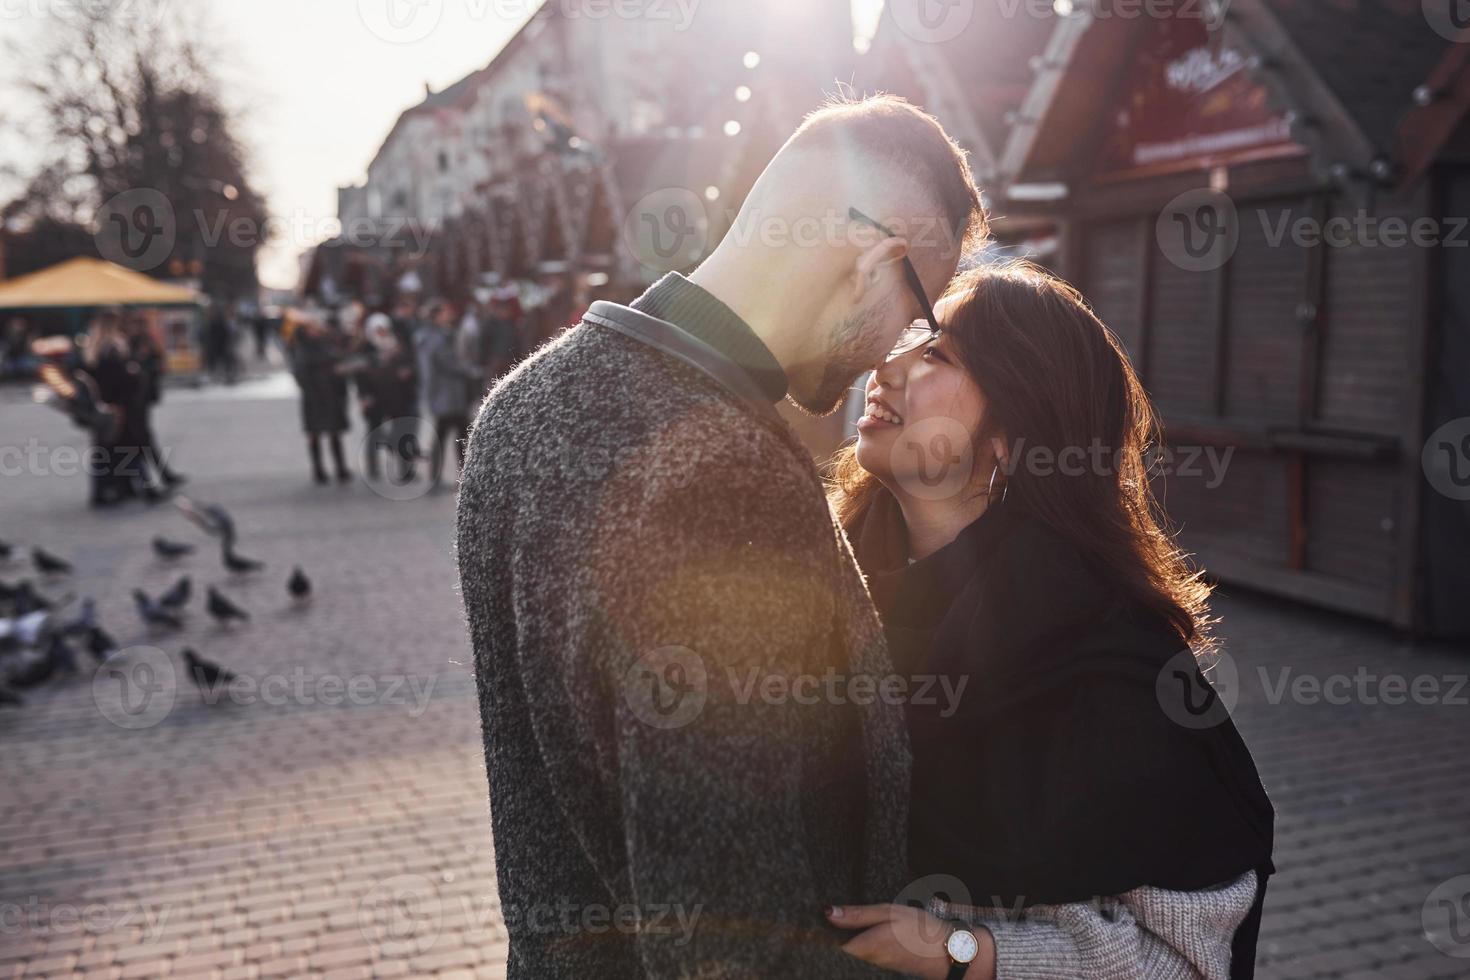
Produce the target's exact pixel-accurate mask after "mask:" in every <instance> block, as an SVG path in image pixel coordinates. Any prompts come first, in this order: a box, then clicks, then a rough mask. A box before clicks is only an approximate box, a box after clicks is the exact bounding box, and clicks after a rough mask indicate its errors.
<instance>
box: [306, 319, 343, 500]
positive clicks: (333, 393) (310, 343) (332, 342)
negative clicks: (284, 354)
mask: <svg viewBox="0 0 1470 980" xmlns="http://www.w3.org/2000/svg"><path fill="white" fill-rule="evenodd" d="M345 353H346V350H345V342H344V338H343V337H342V334H341V332H340V331H339V330H338V329H336V327H335V326H334V325H328V324H327V323H325V322H323V321H322V320H320V319H318V318H316V317H314V316H308V317H306V318H305V319H304V320H303V321H302V322H301V324H300V325H299V326H298V327H297V328H296V329H295V330H294V331H293V332H292V335H291V366H292V372H293V373H294V374H295V376H296V383H297V384H298V385H300V386H301V427H302V429H303V430H304V431H305V432H306V446H307V450H308V451H309V452H310V454H311V469H312V475H313V477H314V478H315V479H316V482H317V483H318V484H326V483H330V482H331V480H330V478H329V477H328V476H327V471H326V468H325V467H324V466H323V465H322V445H321V443H322V437H323V436H325V437H326V439H327V441H328V443H329V444H330V446H331V450H332V463H333V465H334V466H335V467H336V472H337V482H339V483H346V482H347V481H348V480H350V479H351V478H352V474H351V473H349V472H348V470H347V461H346V459H345V458H344V457H343V455H342V433H343V432H345V431H347V375H346V373H345V370H339V368H341V367H342V360H343V357H344V355H345Z"/></svg>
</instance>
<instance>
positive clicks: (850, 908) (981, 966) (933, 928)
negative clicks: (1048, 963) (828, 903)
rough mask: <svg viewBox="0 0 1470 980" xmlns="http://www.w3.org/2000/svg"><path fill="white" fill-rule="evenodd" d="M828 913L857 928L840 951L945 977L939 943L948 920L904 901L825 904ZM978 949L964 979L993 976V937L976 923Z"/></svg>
mask: <svg viewBox="0 0 1470 980" xmlns="http://www.w3.org/2000/svg"><path fill="white" fill-rule="evenodd" d="M827 919H828V921H829V922H831V923H832V924H833V925H835V926H837V927H838V928H839V929H861V930H863V931H862V932H859V933H858V934H857V935H855V936H853V937H852V938H851V939H849V940H848V941H847V942H846V943H844V944H843V945H842V949H843V951H844V952H846V953H849V954H851V955H853V956H856V957H857V958H858V959H860V960H862V961H864V962H865V963H871V964H873V965H874V966H878V967H882V968H883V969H885V970H894V971H896V972H898V973H907V974H909V975H911V976H915V977H924V978H926V980H946V978H947V977H948V976H949V968H950V961H949V953H947V952H946V951H945V948H944V943H945V940H946V939H948V938H949V934H950V932H951V930H952V928H953V927H952V926H951V925H950V924H949V923H947V922H943V921H941V920H939V919H937V918H935V917H934V916H933V915H931V914H930V913H929V912H927V911H925V910H924V909H916V908H913V907H912V906H908V905H838V906H834V907H832V908H829V909H827ZM975 938H976V939H978V940H979V941H980V952H979V953H977V954H976V955H975V959H974V960H973V961H972V962H971V963H970V968H969V970H968V971H967V972H966V973H965V980H994V977H995V942H994V940H993V939H992V938H991V936H990V933H989V932H988V931H987V930H985V929H984V928H982V927H980V926H976V927H975Z"/></svg>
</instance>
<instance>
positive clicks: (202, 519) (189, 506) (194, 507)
mask: <svg viewBox="0 0 1470 980" xmlns="http://www.w3.org/2000/svg"><path fill="white" fill-rule="evenodd" d="M174 502H175V503H176V504H177V505H178V508H179V510H181V511H183V512H184V516H185V517H187V518H188V519H189V520H191V521H193V522H194V523H195V524H197V525H199V527H200V528H201V529H202V530H203V531H204V533H206V534H208V535H210V536H211V537H215V538H221V539H222V540H224V542H225V544H226V545H229V544H233V543H234V541H235V519H234V518H232V517H231V516H230V514H229V511H227V510H225V509H224V508H223V507H221V506H220V505H219V504H196V503H194V501H192V500H190V499H189V498H188V497H182V496H181V497H179V498H178V499H177V500H176V501H174Z"/></svg>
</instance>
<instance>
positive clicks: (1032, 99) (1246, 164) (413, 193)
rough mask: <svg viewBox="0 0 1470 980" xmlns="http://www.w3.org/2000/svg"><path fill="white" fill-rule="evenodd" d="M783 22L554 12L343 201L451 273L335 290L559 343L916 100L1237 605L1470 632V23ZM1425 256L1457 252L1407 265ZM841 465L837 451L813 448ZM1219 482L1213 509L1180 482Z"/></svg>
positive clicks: (776, 12) (786, 15)
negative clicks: (671, 216)
mask: <svg viewBox="0 0 1470 980" xmlns="http://www.w3.org/2000/svg"><path fill="white" fill-rule="evenodd" d="M758 6H760V7H761V9H760V10H752V9H751V6H750V5H749V4H734V3H721V4H714V3H709V4H705V5H702V6H701V7H700V8H699V14H698V16H697V17H696V18H695V19H694V21H693V23H692V24H690V25H688V26H687V29H684V30H676V29H675V25H673V24H670V23H668V22H659V21H650V20H644V19H636V18H635V19H615V18H603V19H597V18H591V17H578V16H567V13H568V11H569V10H572V11H575V9H576V8H575V6H573V7H568V6H567V5H565V4H552V5H547V6H546V7H544V8H543V9H542V10H541V12H540V13H538V14H537V15H535V16H534V17H532V19H531V20H530V21H529V22H528V23H527V24H526V26H525V27H524V28H523V29H522V30H521V31H520V32H519V33H518V34H517V35H516V36H515V38H513V39H512V40H511V42H510V43H508V44H507V45H506V47H505V48H504V49H503V50H502V51H501V53H500V54H499V55H498V56H497V57H496V58H495V59H494V60H493V61H492V62H491V63H490V64H489V65H488V66H487V67H486V68H484V69H482V70H481V71H479V72H477V73H475V74H474V75H472V76H470V77H469V78H467V79H465V80H464V81H462V82H461V83H459V84H457V85H456V86H453V87H451V89H448V90H446V91H445V92H442V93H436V94H434V95H430V96H429V97H427V98H426V99H425V100H424V103H422V104H421V105H420V106H416V107H414V108H413V109H410V110H408V111H407V112H405V113H404V115H403V118H400V120H399V122H398V124H397V125H395V127H394V129H393V132H392V133H391V134H390V136H389V138H388V140H386V141H385V143H384V147H383V149H382V150H381V151H380V152H379V154H378V157H377V159H375V160H374V161H373V163H372V165H371V166H370V167H369V170H368V181H367V183H366V185H364V186H363V187H360V188H344V189H343V191H342V197H341V199H342V214H343V217H344V220H345V219H347V218H349V217H351V216H355V215H366V216H368V217H370V218H372V219H374V220H378V219H386V218H389V217H398V218H401V219H405V220H413V221H417V222H421V223H423V224H424V225H425V226H427V227H428V228H429V229H430V231H431V235H430V237H429V239H428V240H429V242H430V245H429V247H428V249H427V250H426V251H424V252H423V254H422V255H414V254H410V253H409V252H408V251H406V250H404V249H402V248H398V249H392V248H388V249H378V250H376V251H375V250H374V249H373V248H371V247H369V248H358V247H354V248H341V249H339V248H337V247H336V246H337V245H339V244H340V243H330V244H329V246H328V247H326V248H324V249H321V250H319V251H318V253H317V256H316V259H315V260H314V261H313V262H312V263H311V266H310V272H311V273H312V274H315V275H318V276H319V275H321V274H322V273H323V272H329V273H330V274H331V275H333V276H334V277H335V278H336V281H337V282H346V281H349V280H350V279H351V278H352V276H351V275H350V273H351V267H352V266H353V264H354V263H355V264H357V266H358V267H359V270H360V271H361V270H367V271H366V273H364V275H359V276H358V279H359V280H360V281H359V282H357V283H356V284H355V286H354V291H355V292H357V293H358V294H364V293H366V294H369V295H370V294H372V293H373V292H375V291H376V292H378V293H380V294H383V293H387V292H391V291H392V287H393V282H394V281H395V280H394V277H395V276H397V275H399V274H400V273H401V271H402V270H403V269H404V268H405V267H412V268H413V269H414V270H415V274H416V275H417V276H418V277H419V280H420V281H421V282H422V283H423V284H424V286H425V288H427V289H430V290H433V291H437V292H443V293H447V294H449V295H457V296H463V295H465V294H466V293H467V291H468V290H470V289H471V288H472V287H473V286H474V285H475V284H476V283H479V282H483V281H485V280H486V279H487V278H488V279H493V280H497V281H517V282H532V283H535V284H537V285H538V286H540V287H541V288H542V289H543V290H544V292H545V294H546V295H548V296H550V297H552V299H551V300H550V301H549V302H548V303H547V304H546V306H545V307H544V309H543V311H542V315H541V316H542V322H541V325H540V327H539V328H538V330H539V331H540V333H541V335H543V336H549V335H550V334H551V333H554V332H555V331H556V330H558V329H561V328H562V327H565V326H566V325H568V324H569V323H571V322H574V320H575V318H576V316H577V315H578V314H579V313H580V310H581V309H582V308H584V307H585V305H586V303H587V302H589V301H590V300H591V299H594V298H599V297H601V296H608V297H611V298H620V299H621V298H627V297H628V296H631V295H633V294H635V293H636V292H637V291H638V290H639V289H641V288H642V286H643V285H644V284H646V283H647V282H648V281H650V280H651V279H652V278H654V277H655V276H656V275H657V270H650V269H648V268H646V267H644V266H643V265H641V264H640V263H639V262H638V260H637V258H636V257H635V256H634V255H633V254H632V251H631V250H630V249H629V248H628V247H626V244H625V243H624V242H623V241H622V240H621V238H622V229H621V224H622V222H623V220H624V218H625V216H626V215H627V214H629V213H630V211H631V210H632V209H633V208H634V205H635V203H636V202H637V201H638V200H639V199H640V198H641V197H643V195H645V194H648V193H649V192H651V191H655V190H658V189H660V188H683V189H687V190H691V191H694V192H696V193H699V194H701V195H702V196H703V197H704V198H705V200H706V202H707V205H708V206H707V208H706V211H707V216H708V221H709V227H708V234H707V235H706V236H704V238H703V240H702V241H703V244H704V248H703V250H701V249H695V250H694V251H692V252H691V253H690V254H689V255H688V256H686V257H685V258H686V259H687V261H686V262H685V263H684V265H685V266H686V267H692V266H694V265H696V264H697V263H698V261H699V259H700V258H702V256H703V254H704V252H705V251H707V249H708V247H712V246H713V244H714V243H716V242H717V241H718V240H719V237H720V235H721V234H722V233H723V231H724V230H725V227H727V225H728V220H729V218H730V217H732V216H733V214H734V212H735V210H736V209H737V208H738V206H739V203H740V201H741V200H742V199H743V196H744V194H745V192H746V191H747V190H748V189H749V186H750V184H751V183H752V182H753V181H754V179H755V177H756V176H757V175H758V174H759V172H760V169H761V168H762V167H763V166H764V164H765V162H766V161H767V160H768V159H769V157H770V155H771V153H772V152H773V151H774V150H775V149H776V147H777V146H779V144H780V142H781V141H782V140H783V139H784V138H785V137H786V135H787V134H789V132H790V131H791V129H792V128H793V127H794V126H795V125H796V124H797V123H798V122H799V120H800V118H801V115H802V114H803V113H804V112H806V111H808V110H809V109H811V108H812V107H813V106H815V105H816V104H817V103H818V102H819V101H820V99H821V96H822V93H823V92H824V91H831V90H832V89H833V88H834V83H835V81H836V80H837V79H843V80H847V79H852V80H853V82H854V83H855V87H856V88H857V89H858V90H860V91H873V90H878V89H882V90H886V91H891V92H896V93H898V94H900V95H904V96H907V97H908V98H910V99H911V100H912V101H914V102H916V103H918V104H921V105H923V106H924V107H926V108H928V109H929V110H930V111H932V112H934V113H935V114H936V115H937V116H938V117H939V118H940V120H941V121H942V122H943V123H944V125H945V126H946V128H947V129H949V131H950V132H951V133H952V134H953V135H954V136H955V137H956V138H957V139H958V140H959V141H960V142H961V143H962V144H963V145H964V146H965V147H966V148H967V149H968V150H969V151H970V153H971V157H972V163H973V165H974V169H975V173H976V176H977V180H978V181H979V182H980V184H981V189H982V191H983V193H984V194H985V197H986V200H987V203H988V204H989V205H990V207H991V210H992V214H993V219H994V222H993V223H994V228H995V234H996V242H995V244H994V246H993V247H992V248H991V250H990V256H989V257H999V256H1005V255H1026V256H1029V257H1032V258H1034V259H1036V260H1038V261H1041V262H1043V263H1044V264H1046V265H1048V266H1050V267H1052V268H1053V269H1055V270H1056V271H1058V272H1059V273H1060V274H1062V275H1063V276H1065V277H1066V278H1068V279H1070V280H1072V281H1074V282H1076V283H1077V284H1078V285H1079V286H1080V287H1081V288H1082V289H1083V291H1084V292H1085V293H1086V295H1087V296H1088V298H1089V300H1090V301H1091V302H1092V303H1093V304H1094V306H1095V308H1096V309H1097V310H1098V312H1099V314H1100V315H1101V316H1102V317H1103V319H1104V321H1105V322H1106V323H1108V325H1109V326H1110V327H1111V328H1112V329H1113V330H1114V332H1115V333H1116V334H1117V335H1118V337H1119V338H1120V340H1121V341H1122V343H1123V344H1124V345H1125V347H1126V348H1127V349H1128V351H1129V353H1130V355H1131V357H1132V359H1133V361H1134V363H1135V365H1136V366H1137V368H1138V370H1139V372H1140V374H1141V376H1142V378H1143V381H1144V383H1145V385H1146V387H1147V388H1148V390H1149V392H1150V394H1151V396H1152V397H1153V399H1154V401H1155V403H1156V405H1157V407H1158V409H1159V410H1160V412H1161V414H1162V416H1163V421H1164V424H1165V429H1166V439H1167V442H1168V443H1169V446H1170V447H1172V449H1173V450H1174V454H1173V457H1172V462H1173V469H1172V470H1169V471H1167V472H1166V474H1165V475H1163V476H1161V482H1160V485H1159V491H1160V496H1161V498H1162V499H1164V500H1165V502H1166V506H1167V509H1168V513H1169V516H1170V518H1171V519H1172V520H1173V522H1174V523H1175V524H1177V525H1179V526H1180V527H1181V528H1182V540H1183V543H1184V545H1185V546H1186V548H1188V549H1189V550H1191V551H1193V552H1195V553H1196V554H1197V555H1198V556H1199V557H1200V559H1201V561H1202V562H1203V564H1205V565H1206V566H1207V567H1208V568H1209V570H1210V571H1211V572H1212V574H1214V575H1215V576H1217V577H1219V578H1221V579H1223V580H1226V581H1231V582H1240V583H1245V584H1248V585H1250V586H1252V587H1256V588H1261V589H1265V590H1268V591H1271V592H1275V593H1279V594H1282V595H1286V596H1291V597H1294V598H1298V599H1303V600H1306V601H1310V602H1314V603H1318V604H1321V605H1325V606H1328V607H1331V608H1335V609H1341V610H1346V611H1350V612H1354V613H1358V614H1361V615H1366V616H1369V617H1371V618H1374V619H1378V620H1382V621H1385V622H1390V623H1393V624H1395V625H1397V626H1400V627H1404V628H1408V629H1413V630H1424V631H1427V632H1435V633H1456V634H1470V608H1467V607H1466V606H1465V604H1464V603H1463V601H1462V597H1463V596H1464V595H1465V594H1467V592H1470V559H1467V557H1466V556H1467V555H1470V512H1467V505H1466V503H1465V502H1464V501H1463V500H1460V499H1456V497H1455V493H1456V491H1457V489H1458V488H1459V487H1460V486H1461V482H1460V481H1462V480H1463V481H1464V482H1465V483H1470V477H1465V476H1462V475H1461V474H1460V473H1458V471H1456V470H1454V464H1455V463H1456V461H1457V460H1456V458H1455V457H1454V455H1453V452H1450V453H1449V454H1448V455H1447V456H1446V460H1445V462H1444V463H1443V464H1442V465H1441V468H1440V470H1438V471H1435V475H1433V476H1430V477H1429V478H1428V479H1426V474H1427V473H1429V472H1430V471H1429V469H1428V468H1429V467H1430V465H1431V460H1430V457H1432V456H1433V455H1434V454H1435V448H1434V445H1433V443H1434V438H1432V435H1433V434H1435V433H1437V432H1438V431H1439V427H1440V426H1442V425H1443V424H1445V423H1447V422H1450V421H1452V420H1454V419H1457V418H1464V417H1467V416H1470V381H1467V379H1470V327H1467V322H1466V321H1467V317H1470V296H1467V295H1464V293H1465V289H1466V287H1465V286H1464V285H1463V283H1465V282H1470V277H1467V276H1465V275H1462V274H1461V273H1470V259H1466V258H1465V257H1464V256H1465V255H1466V251H1465V250H1464V249H1456V248H1454V247H1453V246H1454V245H1455V244H1456V243H1455V241H1454V231H1455V228H1456V227H1458V226H1457V224H1456V221H1457V219H1456V215H1457V214H1460V215H1465V214H1470V211H1467V210H1466V209H1467V208H1470V167H1467V166H1466V164H1467V163H1470V129H1467V127H1466V124H1465V120H1466V114H1467V109H1470V67H1467V58H1470V55H1467V52H1470V44H1467V43H1463V42H1465V41H1467V40H1470V35H1467V33H1466V31H1465V30H1464V29H1463V28H1460V27H1457V26H1456V25H1455V24H1454V22H1453V21H1452V20H1450V19H1449V16H1448V14H1446V16H1445V19H1444V23H1439V22H1438V21H1436V20H1435V19H1434V17H1433V15H1432V12H1431V11H1430V6H1432V5H1420V4H1416V3H1409V4H1398V3H1391V2H1388V0H1353V2H1352V3H1350V4H1348V5H1347V6H1348V7H1350V8H1351V9H1340V8H1341V5H1323V4H1321V3H1314V2H1311V0H1234V2H1232V3H1229V4H1224V3H1214V2H1204V3H1200V2H1185V0H1181V2H1180V3H1178V4H1174V5H1170V4H1166V3H1159V4H1153V5H1151V6H1150V7H1149V8H1148V9H1149V10H1150V11H1153V15H1151V16H1143V15H1135V16H1122V15H1120V14H1119V13H1118V12H1117V11H1116V10H1112V8H1111V7H1108V8H1107V10H1104V9H1103V8H1101V7H1100V8H1099V9H1098V10H1097V11H1094V10H1093V7H1094V5H1093V4H1089V3H1082V2H1077V3H1073V4H1045V3H1042V4H1028V3H1024V2H1023V3H1009V4H1008V3H1000V2H979V3H976V4H974V5H973V10H972V12H971V13H970V14H969V15H968V17H969V20H968V22H967V23H966V24H965V26H964V29H963V30H961V31H958V32H956V33H953V34H949V33H944V34H935V33H933V32H931V31H928V30H927V28H925V26H924V24H922V23H921V24H919V29H916V27H915V25H914V24H912V23H905V22H903V19H902V18H900V17H898V16H893V15H890V14H889V13H888V12H887V11H885V14H884V16H883V17H882V19H881V21H880V24H879V27H878V30H877V33H876V35H875V36H874V38H873V39H872V43H871V46H870V48H869V50H868V51H867V52H866V54H864V55H863V56H861V57H857V56H855V55H854V52H853V48H852V44H851V38H852V25H851V20H850V15H849V9H848V4H847V3H846V2H845V0H838V2H831V3H828V2H825V0H824V2H814V3H806V4H801V5H797V4H789V3H781V2H779V0H760V3H759V4H758ZM798 8H799V9H798ZM967 8H968V5H957V9H967ZM1109 10H1111V11H1112V12H1111V14H1108V11H1109ZM1059 11H1060V12H1059ZM793 39H797V40H796V41H795V43H793ZM1416 223H1417V225H1416ZM1426 223H1427V224H1426ZM1401 227H1427V228H1429V229H1431V231H1432V233H1433V234H1434V235H1436V236H1438V239H1439V240H1436V241H1434V242H1431V243H1428V244H1427V245H1418V244H1415V243H1414V242H1413V241H1411V242H1409V243H1408V244H1406V245H1403V246H1402V247H1397V246H1395V245H1394V244H1390V243H1386V242H1385V241H1383V240H1382V235H1381V232H1382V231H1384V230H1385V229H1398V228H1401ZM1344 228H1345V229H1347V231H1346V233H1345V234H1344V235H1342V236H1339V237H1338V238H1333V237H1332V232H1333V230H1335V229H1344ZM1364 228H1368V229H1372V230H1371V231H1364V230H1363V229H1364ZM1324 232H1325V233H1326V234H1325V235H1324V234H1323V233H1324ZM1314 233H1315V234H1314ZM1461 233H1462V235H1464V234H1465V233H1464V232H1463V229H1462V230H1461ZM334 251H336V252H337V254H336V255H333V252H334ZM829 428H830V427H829ZM842 435H843V432H842V431H841V429H840V427H838V428H836V429H831V431H828V429H822V430H821V432H820V433H819V434H818V435H817V436H815V437H814V438H813V439H812V440H811V441H812V444H813V446H814V451H816V452H818V454H819V455H820V453H821V452H822V451H824V450H825V449H827V448H830V446H831V445H832V444H833V443H834V442H835V441H836V440H837V439H838V438H840V437H841V436H842ZM1465 438H1466V441H1467V445H1470V433H1466V434H1465ZM1451 448H1452V449H1453V448H1454V447H1451ZM1208 453H1214V454H1215V457H1214V458H1215V459H1217V460H1224V461H1225V465H1224V466H1223V467H1222V468H1221V469H1220V471H1219V474H1218V482H1214V481H1212V480H1210V479H1209V478H1208V477H1209V476H1210V473H1211V471H1210V470H1208V469H1203V470H1202V474H1201V475H1199V476H1190V477H1186V476H1184V475H1182V474H1181V473H1179V472H1175V471H1176V470H1178V468H1179V466H1180V465H1181V463H1182V462H1183V461H1185V460H1189V459H1199V458H1207V456H1206V454H1208ZM1226 454H1228V455H1226ZM1464 456H1465V458H1466V461H1467V463H1470V448H1466V449H1465V450H1464ZM1445 468H1448V469H1449V471H1448V472H1445ZM1442 486H1448V487H1449V491H1450V492H1449V493H1445V492H1442V491H1441V490H1440V489H1438V488H1439V487H1442ZM1466 495H1467V496H1470V491H1467V493H1466Z"/></svg>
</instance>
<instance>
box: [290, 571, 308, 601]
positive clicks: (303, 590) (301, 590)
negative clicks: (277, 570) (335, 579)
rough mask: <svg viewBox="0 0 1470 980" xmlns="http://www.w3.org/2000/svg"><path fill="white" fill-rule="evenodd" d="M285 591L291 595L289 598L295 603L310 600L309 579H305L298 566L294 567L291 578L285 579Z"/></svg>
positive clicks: (304, 574)
mask: <svg viewBox="0 0 1470 980" xmlns="http://www.w3.org/2000/svg"><path fill="white" fill-rule="evenodd" d="M286 591H287V592H289V593H291V598H293V599H295V600H296V601H297V602H301V601H303V600H306V599H309V598H311V579H309V578H307V577H306V573H305V572H303V571H302V570H301V566H300V565H297V566H296V568H295V570H294V571H292V572H291V577H290V578H289V579H287V581H286Z"/></svg>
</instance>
